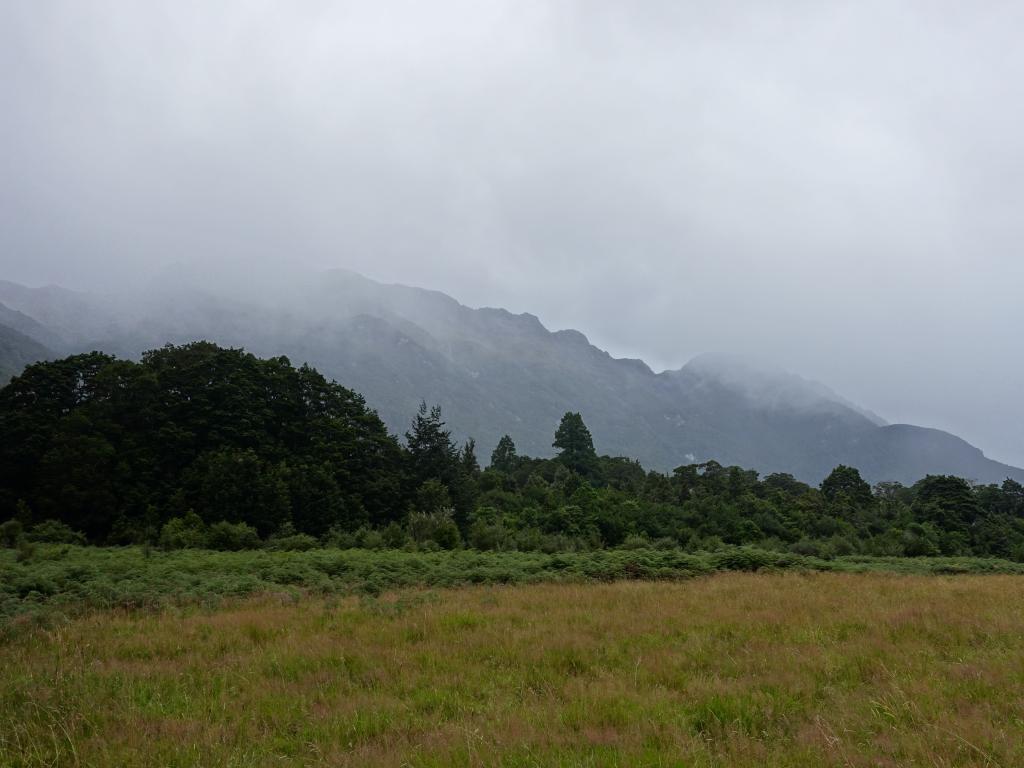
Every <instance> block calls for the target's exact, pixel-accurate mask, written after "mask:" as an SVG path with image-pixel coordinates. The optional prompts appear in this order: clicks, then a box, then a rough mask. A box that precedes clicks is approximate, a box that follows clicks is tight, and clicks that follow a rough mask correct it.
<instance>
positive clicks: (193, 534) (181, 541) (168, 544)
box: [160, 510, 207, 549]
mask: <svg viewBox="0 0 1024 768" xmlns="http://www.w3.org/2000/svg"><path fill="white" fill-rule="evenodd" d="M160 546H161V547H163V548H164V549H203V548H205V547H206V546H207V531H206V525H205V524H204V523H203V521H202V520H201V519H200V518H199V515H197V514H196V513H195V512H193V511H192V510H189V511H188V512H186V513H185V514H184V515H183V516H182V517H172V518H171V519H170V520H168V521H167V522H166V523H164V527H163V528H161V529H160Z"/></svg>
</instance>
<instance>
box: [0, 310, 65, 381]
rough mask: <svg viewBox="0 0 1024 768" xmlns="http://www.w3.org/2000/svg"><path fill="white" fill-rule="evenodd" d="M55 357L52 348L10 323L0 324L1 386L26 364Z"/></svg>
mask: <svg viewBox="0 0 1024 768" xmlns="http://www.w3.org/2000/svg"><path fill="white" fill-rule="evenodd" d="M52 357H54V354H53V352H52V351H51V350H49V349H47V348H46V347H45V346H43V345H42V344H40V343H39V342H38V341H36V340H35V339H32V338H29V337H28V336H26V335H25V334H24V333H22V332H21V331H17V330H15V329H14V328H11V327H10V326H8V325H3V324H0V386H3V385H4V384H6V383H7V382H8V381H10V380H11V377H13V376H17V375H18V374H19V373H21V372H22V371H23V370H24V369H25V366H26V365H29V364H30V363H35V362H38V361H39V360H46V359H49V358H52Z"/></svg>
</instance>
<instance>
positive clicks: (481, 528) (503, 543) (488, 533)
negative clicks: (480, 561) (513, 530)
mask: <svg viewBox="0 0 1024 768" xmlns="http://www.w3.org/2000/svg"><path fill="white" fill-rule="evenodd" d="M510 541H511V535H510V534H509V531H508V529H507V528H505V526H504V525H502V524H501V523H497V522H495V523H488V522H486V521H484V520H476V521H474V522H473V525H471V526H470V528H469V546H471V547H472V548H473V549H481V550H505V549H509V548H510V546H509V545H510Z"/></svg>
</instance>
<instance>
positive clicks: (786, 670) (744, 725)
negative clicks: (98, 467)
mask: <svg viewBox="0 0 1024 768" xmlns="http://www.w3.org/2000/svg"><path fill="white" fill-rule="evenodd" d="M115 554H119V556H120V558H121V561H122V562H131V563H136V562H137V561H135V560H132V559H131V558H132V557H136V556H137V557H139V562H140V561H141V560H142V558H141V555H139V554H138V553H110V556H111V557H112V558H113V557H114V556H115ZM129 555H130V557H129ZM69 556H71V555H70V553H69ZM154 557H156V556H154ZM207 557H208V556H205V555H202V554H200V553H193V554H192V556H191V558H181V559H178V560H171V559H170V558H168V560H169V561H170V562H176V563H178V564H184V563H189V562H191V563H193V564H196V563H199V562H202V561H204V559H206V558H207ZM319 558H323V560H320V559H319ZM319 558H313V559H311V560H302V561H301V562H304V563H307V564H310V563H314V562H327V561H329V560H331V559H332V558H333V559H334V560H336V561H341V562H345V563H348V564H349V566H351V567H352V568H354V569H358V568H359V567H360V566H359V565H358V563H362V562H364V561H365V562H373V561H374V558H373V557H371V556H370V555H369V554H367V553H321V554H320V555H319ZM375 561H376V562H377V563H382V562H383V563H391V564H392V565H394V564H395V563H398V562H407V561H406V560H405V559H403V558H400V557H397V556H395V557H385V558H381V557H380V556H377V557H376V560H375ZM148 562H150V563H153V562H156V563H159V562H160V560H159V559H156V560H155V561H148ZM232 562H234V563H239V562H243V561H238V560H231V559H227V560H224V561H222V565H226V564H229V563H232ZM260 562H262V563H263V564H264V565H266V567H274V566H275V565H280V564H281V563H282V562H287V561H280V560H276V559H275V558H262V557H261V558H260ZM423 562H424V563H425V565H424V566H423V567H424V568H426V569H429V567H430V566H429V565H427V564H429V563H431V562H434V561H432V560H431V559H429V558H425V559H424V560H423ZM456 562H462V563H464V564H470V565H471V564H472V563H474V562H475V563H477V565H476V566H473V567H482V563H485V562H493V561H487V560H483V561H478V560H476V559H475V558H474V556H471V555H470V554H469V553H463V554H462V555H461V556H460V557H459V558H455V559H453V560H452V561H451V564H454V563H456ZM541 562H543V561H541ZM147 567H149V568H156V566H155V565H152V564H151V565H148V566H147ZM541 573H543V571H541ZM183 578H184V577H183ZM1022 604H1024V580H1021V579H1018V578H1015V577H1010V576H998V575H997V576H986V577H979V576H970V575H969V576H957V577H947V576H929V577H922V576H901V577H897V576H893V575H888V574H877V573H872V574H843V573H813V572H804V573H797V572H784V573H774V574H763V573H758V574H752V573H725V574H719V575H715V576H713V577H711V578H699V579H690V580H688V581H685V582H678V583H670V582H662V583H652V582H641V581H629V582H626V581H617V582H614V583H561V584H534V585H521V586H496V585H482V586H472V587H468V588H462V589H458V590H422V589H414V590H401V591H399V592H397V593H394V594H389V595H386V596H383V597H372V596H367V595H363V596H349V597H336V596H327V597H310V598H308V599H306V600H303V601H301V602H298V603H295V602H291V601H289V600H288V599H286V598H285V597H284V596H283V595H264V596H262V597H259V598H255V599H250V600H242V601H236V602H233V603H231V604H229V605H226V606H224V607H222V608H221V609H219V610H211V609H207V608H205V607H203V606H200V605H190V606H185V607H174V608H169V609H167V610H163V611H157V612H130V613H125V612H123V611H115V612H110V611H106V612H95V613H92V614H90V615H87V616H84V617H82V618H79V619H76V620H74V621H72V622H70V623H68V624H63V625H59V626H57V627H55V628H52V629H48V630H30V631H27V632H25V633H22V634H19V635H18V636H17V637H14V638H11V639H10V640H9V641H8V642H7V643H6V644H5V645H3V646H0V765H4V766H12V768H18V767H20V766H41V765H118V766H153V765H160V766H192V765H205V766H289V765H295V766H298V765H332V766H367V767H369V768H372V767H373V766H399V765H409V766H423V767H427V766H549V765H558V766H581V767H582V766H652V767H653V766H735V767H736V768H748V767H752V766H787V767H788V768H802V767H807V768H810V767H812V766H813V767H815V768H817V767H818V766H853V767H860V766H864V767H865V768H867V767H868V766H914V765H920V766H941V767H946V766H949V767H952V766H1004V768H1008V767H1009V766H1018V765H1024V700H1022V699H1021V696H1020V691H1021V690H1024V648H1022V645H1021V637H1024V613H1022V612H1021V611H1019V610H1017V606H1020V605H1022Z"/></svg>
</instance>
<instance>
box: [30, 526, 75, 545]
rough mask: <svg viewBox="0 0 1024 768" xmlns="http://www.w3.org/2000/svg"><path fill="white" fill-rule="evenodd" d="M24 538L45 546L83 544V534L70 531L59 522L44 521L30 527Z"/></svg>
mask: <svg viewBox="0 0 1024 768" xmlns="http://www.w3.org/2000/svg"><path fill="white" fill-rule="evenodd" d="M26 538H27V539H28V540H29V541H38V542H42V543H46V544H82V545H84V544H85V534H84V533H79V532H78V531H75V530H72V529H71V526H69V525H66V524H64V523H62V522H60V521H59V520H44V521H43V522H41V523H39V524H37V525H34V526H32V528H31V529H30V530H29V532H28V536H27V537H26Z"/></svg>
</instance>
